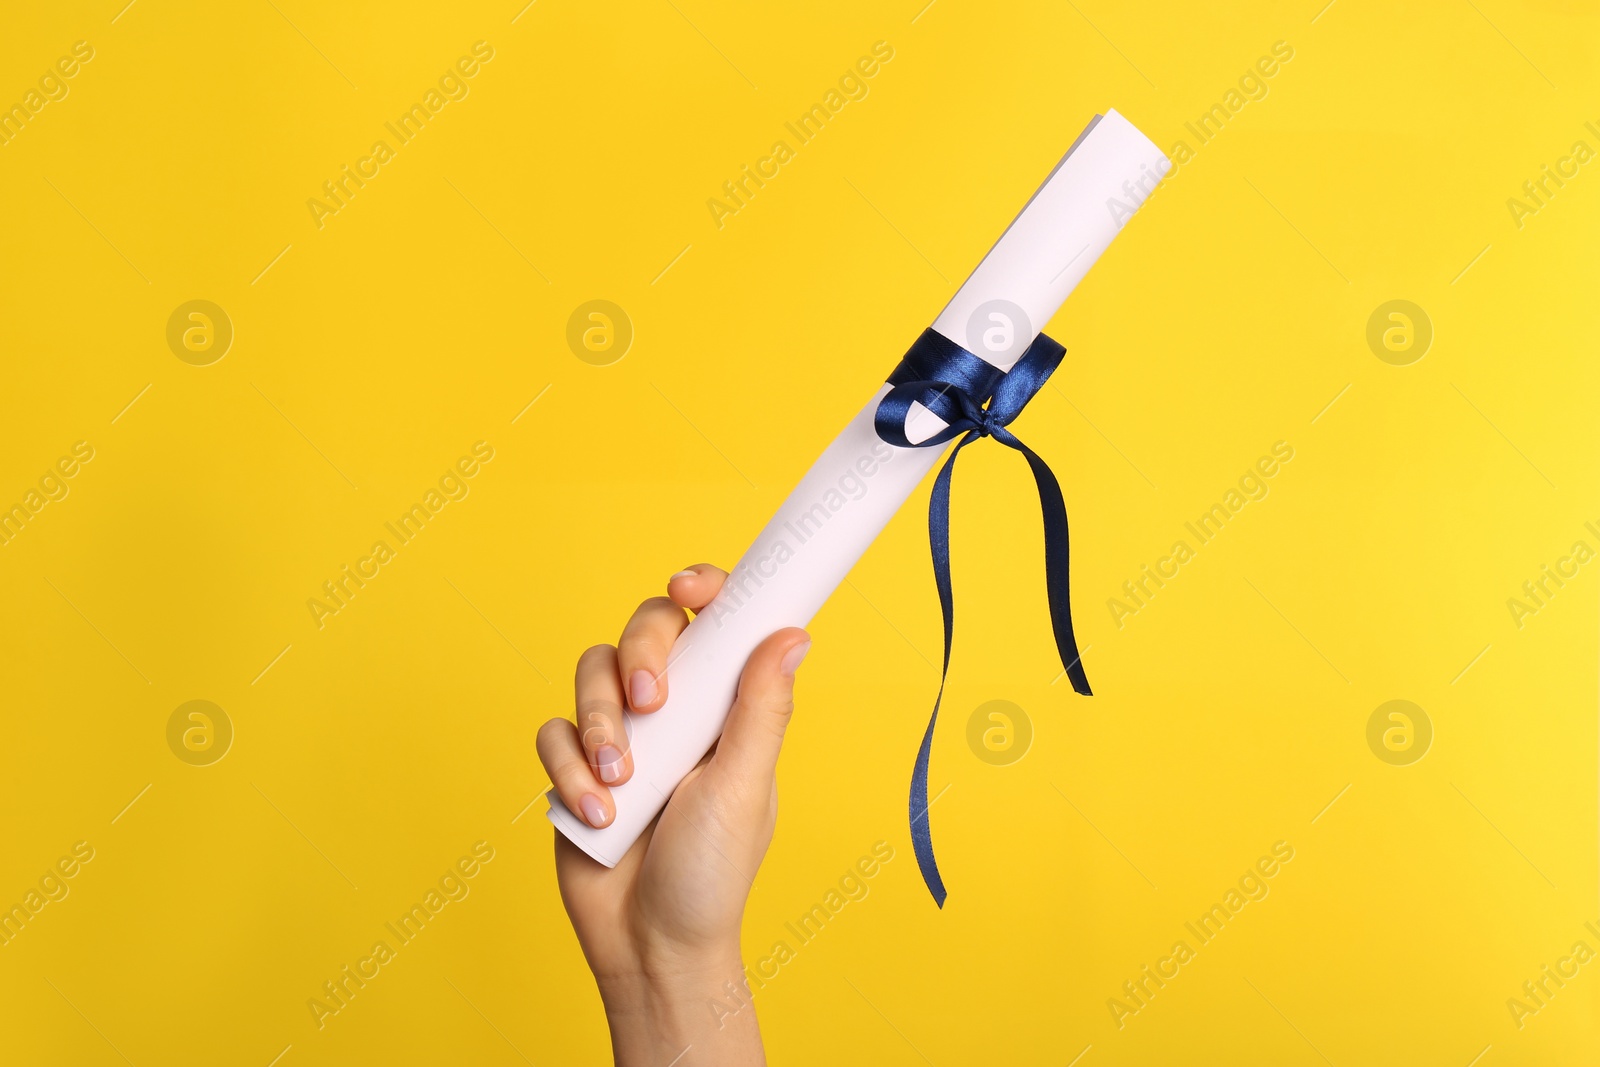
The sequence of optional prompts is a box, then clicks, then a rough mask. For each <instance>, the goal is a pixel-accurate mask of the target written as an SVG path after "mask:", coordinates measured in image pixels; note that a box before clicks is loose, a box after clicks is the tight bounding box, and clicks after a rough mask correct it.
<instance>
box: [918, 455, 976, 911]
mask: <svg viewBox="0 0 1600 1067" xmlns="http://www.w3.org/2000/svg"><path fill="white" fill-rule="evenodd" d="M973 440H974V438H973V437H970V436H969V437H964V438H962V440H961V442H960V443H959V444H957V445H956V447H955V448H954V449H953V450H952V451H951V453H950V458H949V459H948V460H946V461H945V465H944V466H943V467H942V468H941V469H940V471H939V476H938V477H937V478H935V479H934V482H933V492H932V493H931V494H930V495H929V497H928V547H929V549H930V551H931V552H932V555H933V578H934V582H935V584H937V585H938V587H939V608H940V610H941V611H942V612H943V613H944V667H943V668H942V669H941V671H940V673H939V694H938V695H937V696H936V697H934V698H933V714H932V715H930V716H928V729H927V731H926V732H925V733H924V734H923V735H922V747H921V748H919V749H918V750H917V763H916V766H915V767H913V768H912V771H911V803H910V812H911V850H912V851H913V852H914V853H916V856H917V867H918V868H919V869H920V870H921V871H922V881H923V883H924V884H926V885H927V887H928V892H929V893H931V894H932V895H933V900H934V903H936V904H938V905H939V907H941V908H942V907H944V901H945V897H946V896H947V895H948V894H947V893H946V892H945V888H944V879H943V878H941V877H939V863H938V861H937V860H936V859H934V856H933V830H932V825H931V823H930V822H929V815H928V808H929V806H930V805H931V804H932V801H930V800H929V799H928V762H929V760H930V758H931V756H932V754H933V728H934V725H935V724H936V723H938V721H939V704H940V703H941V702H942V701H943V700H944V685H945V679H946V678H948V677H949V674H950V645H951V641H952V639H953V637H954V635H955V621H956V620H955V597H954V594H953V592H952V590H951V585H950V478H951V474H952V472H954V470H955V466H956V457H957V456H958V455H960V454H961V450H962V449H963V448H965V447H966V446H967V445H968V444H970V443H971V442H972V441H973Z"/></svg>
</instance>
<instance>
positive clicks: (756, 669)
mask: <svg viewBox="0 0 1600 1067" xmlns="http://www.w3.org/2000/svg"><path fill="white" fill-rule="evenodd" d="M810 648H811V635H810V634H808V633H806V632H805V631H804V630H802V629H800V628H798V627H790V628H788V629H786V630H779V631H778V632H777V633H775V634H773V635H772V636H771V637H768V638H767V639H766V640H765V641H763V642H761V644H759V645H757V646H756V650H755V651H754V652H752V653H750V659H749V661H748V662H746V663H745V665H744V674H742V675H741V676H740V677H739V695H738V696H737V697H735V698H734V701H733V708H732V710H731V711H729V712H728V723H727V725H726V726H725V727H724V728H723V731H722V740H721V741H719V742H718V743H717V752H716V755H715V756H713V757H712V760H711V761H712V763H713V764H715V765H717V766H721V767H723V768H724V773H726V774H728V775H729V776H731V777H733V778H736V779H738V780H740V781H741V782H742V783H744V784H746V785H748V786H751V787H765V786H767V785H769V784H770V783H771V781H772V778H773V775H774V774H775V773H776V772H777V768H778V751H779V749H781V748H782V747H783V734H784V731H785V730H787V729H788V728H789V718H790V716H791V715H792V714H793V712H794V672H795V669H796V668H797V667H799V666H800V661H801V660H802V659H804V658H805V654H806V652H807V651H809V650H810ZM763 791H764V788H763Z"/></svg>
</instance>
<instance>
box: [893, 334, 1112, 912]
mask: <svg viewBox="0 0 1600 1067" xmlns="http://www.w3.org/2000/svg"><path fill="white" fill-rule="evenodd" d="M1065 354H1066V349H1065V348H1063V347H1062V346H1061V345H1060V344H1057V343H1056V342H1055V341H1053V340H1051V339H1050V338H1048V337H1046V336H1045V335H1044V334H1040V335H1039V336H1038V337H1037V338H1036V339H1035V340H1034V342H1033V344H1032V345H1030V346H1029V347H1028V351H1027V352H1026V353H1024V355H1023V357H1022V358H1021V359H1020V360H1018V361H1017V364H1016V365H1015V366H1014V367H1012V368H1011V370H1010V371H1009V372H1006V371H1001V370H997V369H996V368H994V367H993V366H991V365H990V364H988V363H986V362H984V361H983V360H981V359H979V358H978V357H977V356H975V355H973V354H972V353H971V352H968V351H967V350H966V349H964V348H962V347H961V346H960V345H958V344H956V343H955V342H954V341H952V340H950V339H949V338H947V337H945V336H944V335H943V334H940V333H937V332H935V331H934V330H931V329H929V330H925V331H923V334H922V336H921V337H919V338H917V341H916V343H915V344H914V345H912V346H911V350H910V351H909V352H907V353H906V355H905V358H904V359H902V360H901V361H900V365H899V366H897V367H896V368H895V369H894V373H893V374H891V375H889V384H890V385H891V386H892V388H891V389H890V390H889V393H888V395H887V396H885V397H884V398H883V400H881V401H880V402H879V404H878V410H877V413H876V416H875V418H874V420H873V421H874V425H875V426H876V428H877V431H878V436H879V437H880V438H882V439H883V440H884V441H887V442H888V443H889V444H891V445H897V446H898V447H900V448H931V447H936V446H939V445H942V444H944V443H945V442H947V441H950V440H953V439H954V438H956V437H960V438H961V440H960V441H959V442H958V443H957V444H956V447H955V448H954V449H952V450H951V452H950V458H949V459H948V460H946V461H945V465H944V467H943V468H941V469H940V471H939V476H938V478H936V479H935V480H934V483H933V493H932V495H931V497H930V498H929V500H928V541H929V545H930V547H931V548H932V550H933V575H934V581H935V582H936V583H937V584H938V586H939V606H940V608H941V609H942V610H943V612H944V668H943V671H942V673H941V674H940V676H939V693H938V695H937V696H936V697H934V701H933V714H932V715H931V716H929V718H928V729H927V732H925V733H924V734H923V735H922V747H921V748H920V749H918V750H917V763H916V767H915V768H914V769H913V770H912V772H911V803H910V811H911V847H912V850H913V851H915V852H916V855H917V866H918V867H919V868H921V869H922V880H923V882H925V883H926V884H927V886H928V892H930V893H932V894H933V899H934V900H935V901H936V902H937V903H938V905H939V907H941V908H942V907H944V901H945V897H946V895H947V894H946V892H945V888H944V879H942V878H940V877H939V864H938V862H937V861H936V860H935V859H934V856H933V834H932V832H931V830H930V827H929V821H928V756H929V753H930V751H931V750H932V748H933V727H934V724H935V723H937V722H938V721H939V703H940V701H942V700H943V699H944V686H945V681H946V679H947V678H948V677H949V675H950V645H951V641H952V638H953V637H954V635H955V601H954V595H953V594H952V592H951V587H950V478H951V472H952V471H954V470H955V466H956V457H957V456H959V455H960V454H961V450H962V449H963V448H965V447H967V446H968V445H970V444H971V443H972V442H974V441H976V440H978V439H979V438H981V437H993V438H994V439H995V440H997V441H999V442H1000V443H1001V444H1003V445H1006V446H1008V447H1010V448H1014V449H1016V450H1017V451H1018V452H1021V453H1022V454H1023V456H1024V457H1026V459H1027V460H1028V466H1029V467H1030V468H1032V470H1033V480H1034V482H1035V483H1036V484H1037V485H1038V488H1039V508H1040V511H1041V512H1043V515H1044V562H1045V585H1046V587H1047V588H1048V590H1049V594H1050V625H1051V627H1052V628H1053V629H1054V630H1055V637H1056V651H1057V652H1058V653H1060V655H1061V665H1062V666H1063V667H1065V668H1066V671H1067V677H1068V678H1070V679H1071V680H1072V688H1073V689H1075V690H1077V691H1078V692H1079V693H1081V694H1082V695H1084V696H1092V695H1093V694H1092V693H1091V692H1090V690H1089V679H1088V677H1087V676H1086V675H1085V674H1084V673H1083V662H1082V659H1081V658H1080V657H1079V655H1078V642H1077V639H1076V638H1075V637H1074V636H1073V633H1072V602H1071V600H1070V599H1069V597H1068V591H1067V562H1068V546H1067V505H1066V502H1065V501H1064V500H1063V499H1062V497H1061V486H1060V484H1059V483H1058V482H1057V481H1056V476H1055V475H1054V474H1053V473H1051V470H1050V467H1049V466H1048V465H1047V464H1046V463H1045V461H1044V460H1042V459H1040V458H1039V456H1038V454H1037V453H1035V452H1034V451H1033V449H1031V448H1029V447H1028V446H1027V445H1025V444H1023V443H1022V442H1021V441H1019V440H1017V438H1016V436H1015V435H1014V434H1012V432H1011V431H1010V430H1008V429H1006V426H1007V425H1008V424H1009V423H1010V422H1011V420H1013V419H1015V418H1016V417H1017V415H1018V414H1019V413H1021V411H1022V409H1023V406H1024V405H1026V404H1027V403H1028V401H1029V400H1031V399H1033V395H1034V394H1035V393H1037V392H1038V391H1039V390H1040V389H1042V388H1043V387H1044V383H1045V381H1046V380H1048V379H1049V377H1050V374H1051V372H1053V371H1054V370H1055V369H1056V367H1057V366H1058V365H1059V364H1060V363H1061V357H1062V356H1063V355H1065ZM913 402H915V403H920V404H921V405H922V406H923V407H925V408H927V409H928V410H929V411H932V412H933V413H934V414H935V415H937V416H939V418H941V419H943V420H944V421H945V423H946V427H945V428H944V429H942V430H940V431H939V432H938V433H936V434H934V435H933V436H932V437H929V438H928V439H926V440H923V441H911V440H909V439H908V438H907V437H906V433H905V426H906V416H908V415H909V414H910V413H911V405H912V403H913ZM985 402H987V406H985Z"/></svg>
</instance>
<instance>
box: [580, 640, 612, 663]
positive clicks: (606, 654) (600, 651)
mask: <svg viewBox="0 0 1600 1067" xmlns="http://www.w3.org/2000/svg"><path fill="white" fill-rule="evenodd" d="M616 651H617V650H616V648H615V647H614V646H612V645H590V646H589V647H588V648H586V649H584V650H583V652H582V653H581V654H580V655H579V656H578V667H579V668H580V669H581V668H586V667H594V666H597V665H599V664H601V663H603V662H605V661H607V660H609V659H610V658H611V657H612V656H613V655H614V654H615V653H616Z"/></svg>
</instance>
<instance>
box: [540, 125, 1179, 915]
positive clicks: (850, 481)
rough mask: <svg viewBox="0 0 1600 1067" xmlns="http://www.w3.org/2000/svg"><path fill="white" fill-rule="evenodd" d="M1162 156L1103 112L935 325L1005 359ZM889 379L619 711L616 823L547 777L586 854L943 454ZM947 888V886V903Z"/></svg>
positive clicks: (1002, 364) (708, 736)
mask: <svg viewBox="0 0 1600 1067" xmlns="http://www.w3.org/2000/svg"><path fill="white" fill-rule="evenodd" d="M1169 167H1170V164H1169V163H1168V161H1167V159H1166V157H1165V156H1163V155H1162V153H1161V151H1160V149H1158V148H1157V147H1156V146H1155V145H1154V144H1153V143H1151V141H1150V140H1149V139H1148V138H1146V137H1145V136H1144V135H1143V134H1141V133H1140V132H1139V131H1138V130H1136V129H1135V128H1134V127H1133V126H1132V124H1130V123H1129V122H1128V121H1127V120H1126V119H1124V118H1123V117H1122V116H1121V115H1119V114H1117V113H1116V112H1115V111H1108V112H1107V113H1106V114H1105V115H1104V116H1097V117H1096V118H1095V120H1094V121H1093V122H1091V123H1090V124H1089V126H1088V128H1087V129H1085V130H1084V132H1083V133H1082V134H1081V135H1080V136H1079V137H1078V139H1077V141H1076V142H1075V143H1074V144H1073V145H1072V147H1071V148H1070V149H1069V150H1068V152H1067V154H1066V155H1065V156H1064V157H1063V158H1062V160H1061V161H1060V162H1059V163H1058V164H1057V165H1056V167H1055V169H1054V170H1052V171H1051V173H1050V175H1049V177H1048V178H1047V179H1046V180H1045V182H1044V184H1043V185H1041V186H1040V187H1039V189H1038V191H1037V192H1036V193H1034V195H1033V197H1032V198H1031V199H1030V200H1029V201H1028V203H1027V205H1026V206H1024V207H1023V209H1022V211H1021V213H1020V214H1018V215H1017V217H1016V219H1015V220H1014V221H1013V222H1012V224H1011V225H1010V227H1008V228H1007V230H1006V231H1005V233H1004V234H1003V235H1001V237H1000V239H999V241H997V242H996V243H995V245H994V247H993V248H992V249H990V251H989V253H988V255H986V256H985V257H984V258H983V261H982V262H980V263H979V264H978V266H977V268H976V269H975V270H974V271H973V272H972V275H971V276H970V277H969V278H968V279H967V281H966V282H965V284H963V285H962V286H961V288H960V290H959V291H958V292H957V293H956V295H955V296H954V297H953V298H952V299H951V300H950V303H949V304H948V305H946V307H945V308H944V310H943V311H942V312H940V314H939V316H938V318H936V319H935V320H934V322H933V327H932V330H933V331H934V332H936V333H937V334H939V335H942V337H943V338H948V339H949V341H951V342H954V344H955V345H957V346H960V348H962V349H965V350H966V351H967V352H969V353H971V354H972V355H975V356H977V357H979V359H981V360H982V361H983V362H984V363H987V364H988V365H990V366H991V367H993V368H995V369H996V370H999V371H1009V370H1011V369H1012V367H1013V366H1014V365H1016V364H1017V363H1018V361H1019V360H1021V359H1022V358H1023V356H1024V354H1025V353H1027V352H1028V351H1029V348H1030V345H1032V344H1033V342H1034V341H1035V338H1037V337H1038V334H1039V331H1040V330H1041V329H1043V327H1044V325H1045V323H1046V322H1048V321H1049V320H1050V318H1051V317H1052V316H1054V315H1055V313H1056V311H1057V310H1058V309H1059V308H1060V306H1061V304H1062V303H1063V302H1064V301H1065V300H1066V298H1067V295H1068V294H1069V293H1070V292H1072V290H1073V288H1074V287H1075V286H1076V285H1077V284H1078V282H1079V281H1080V280H1081V279H1082V278H1083V276H1084V275H1085V274H1086V273H1087V272H1088V270H1089V268H1090V267H1091V266H1093V265H1094V263H1095V261H1096V260H1097V259H1099V257H1100V255H1101V253H1102V252H1104V251H1105V250H1106V248H1107V247H1108V246H1109V245H1110V244H1111V240H1112V238H1114V237H1115V236H1116V235H1117V233H1118V232H1120V230H1121V229H1122V226H1123V224H1124V223H1126V221H1127V220H1128V218H1130V217H1131V216H1132V215H1133V213H1134V212H1135V211H1136V210H1137V209H1138V207H1139V205H1141V204H1142V203H1143V202H1144V201H1145V199H1146V198H1147V197H1148V196H1149V194H1150V193H1151V192H1152V191H1153V190H1154V189H1155V187H1156V184H1157V183H1158V182H1159V181H1160V180H1161V177H1162V176H1163V175H1164V174H1165V173H1166V172H1167V170H1168V169H1169ZM1046 340H1048V339H1046ZM919 344H920V342H919ZM1058 350H1059V349H1058ZM1045 373H1046V374H1048V371H1046V372H1045ZM889 391H890V386H889V385H887V384H885V385H883V386H882V387H881V388H880V389H878V391H877V392H876V393H874V394H873V396H872V397H871V399H870V400H868V402H867V404H866V406H865V407H863V408H862V409H861V411H860V412H859V413H858V414H857V415H856V416H855V417H854V418H853V419H851V420H850V423H849V424H848V425H847V426H845V428H844V431H843V432H842V433H840V434H839V436H838V437H837V438H835V439H834V441H833V443H832V444H830V445H829V446H828V447H827V449H826V450H824V452H823V453H822V456H821V458H820V459H818V460H817V462H816V463H815V464H814V465H813V466H812V467H811V469H810V470H809V471H807V472H806V474H805V476H804V477H803V478H801V480H800V484H799V485H798V486H796V487H795V489H794V491H793V492H792V493H791V494H790V495H789V497H788V499H786V500H785V501H784V502H783V505H782V506H781V507H780V508H779V509H778V512H777V514H776V515H774V516H773V518H772V520H771V521H770V522H768V523H767V525H766V527H765V528H764V529H763V530H762V531H761V533H760V535H759V536H758V537H757V538H756V540H755V542H754V544H753V545H751V547H750V549H749V550H748V551H747V552H746V553H745V554H744V556H743V557H742V558H741V559H740V560H739V562H738V564H737V565H736V566H735V567H734V568H733V570H732V571H731V572H730V574H729V577H728V580H727V583H726V584H725V585H724V586H723V589H722V592H721V593H720V594H719V595H718V596H717V598H716V600H714V601H713V602H712V603H711V604H710V605H708V606H707V607H706V609H705V610H703V611H702V612H700V614H699V615H697V616H696V617H695V618H694V620H693V621H692V622H690V624H689V626H688V628H687V629H685V630H684V631H683V633H682V634H681V635H680V636H679V638H678V640H677V643H676V644H675V645H674V646H673V649H672V652H671V655H670V656H669V660H668V662H669V664H670V668H669V674H670V684H669V686H668V697H667V703H666V705H665V706H664V707H662V708H661V709H660V710H659V711H656V712H655V713H653V714H650V715H633V714H632V713H627V714H625V716H624V718H625V725H626V728H627V732H628V744H629V749H630V751H631V753H632V756H633V768H634V769H633V777H632V778H631V779H629V780H628V782H626V783H625V784H623V785H621V786H615V787H613V788H612V797H613V799H614V802H615V804H616V812H617V815H616V819H615V820H614V821H613V822H612V824H611V825H610V826H608V827H606V828H605V829H601V830H597V829H594V828H593V827H591V826H589V825H588V824H587V823H585V822H584V821H583V820H582V819H580V818H578V817H576V816H574V815H573V813H572V812H570V811H569V810H568V809H567V807H566V806H565V805H564V804H563V803H562V802H561V800H560V798H559V797H558V796H557V795H556V793H555V791H554V790H551V791H550V793H549V794H548V799H549V802H550V810H549V813H548V815H549V818H550V821H551V822H552V823H554V824H555V826H556V828H557V829H558V830H560V831H561V833H563V834H565V835H566V836H567V837H568V838H569V839H571V840H572V841H573V842H574V843H575V844H577V845H578V846H579V847H580V848H582V849H583V850H584V851H585V852H587V853H588V854H589V855H590V856H592V857H593V858H594V859H596V860H598V861H599V862H601V863H603V864H605V865H606V866H608V867H612V866H615V865H616V864H617V862H618V861H619V860H620V859H621V858H622V856H623V854H624V853H626V852H627V850H628V849H629V848H630V847H631V846H632V845H633V843H634V842H635V841H636V840H638V838H639V835H640V834H641V833H643V832H644V830H645V828H646V827H647V826H648V825H649V824H650V822H651V820H652V819H654V818H655V817H656V815H657V814H658V813H659V812H660V811H661V810H662V808H663V807H665V805H666V803H667V801H668V799H669V798H670V797H671V796H672V792H673V790H674V789H676V788H677V786H678V783H679V782H680V781H682V780H683V778H684V776H685V775H687V774H688V773H689V771H691V770H692V769H694V766H695V765H696V764H697V763H698V762H699V761H700V759H701V757H703V756H704V755H705V753H706V752H707V751H708V750H709V749H710V748H711V746H712V744H714V743H715V742H716V740H717V738H718V736H720V734H721V733H722V728H723V724H724V722H725V721H726V719H727V714H728V710H729V708H730V707H731V705H732V703H733V698H734V695H735V692H736V689H737V686H738V681H739V675H740V673H741V671H742V670H743V669H744V665H745V661H746V660H747V659H748V658H749V656H750V653H751V652H752V651H753V650H754V649H755V647H756V646H757V645H758V644H760V643H761V642H762V641H763V640H765V639H766V637H767V636H768V635H769V634H772V633H773V632H775V631H777V630H780V629H783V628H784V627H787V626H805V625H807V624H808V623H809V622H810V621H811V618H812V616H813V615H815V614H816V612H817V610H818V609H819V608H821V606H822V604H823V602H824V601H826V600H827V598H828V597H829V596H830V595H831V594H832V593H833V591H834V589H836V588H837V587H838V586H839V585H840V584H841V583H842V582H843V581H844V579H845V575H846V574H848V573H849V571H850V569H851V567H853V566H854V565H855V563H856V561H857V560H858V559H859V558H860V557H861V555H862V554H863V553H864V552H865V551H866V549H867V547H868V546H869V545H870V544H871V543H872V541H873V539H874V538H876V537H877V535H878V533H879V532H880V531H881V530H882V529H883V528H884V526H885V525H887V524H888V522H889V520H890V519H891V518H893V517H894V515H895V513H896V512H897V511H898V510H899V509H900V506H901V505H902V504H903V503H905V501H906V500H907V499H908V498H909V497H910V496H911V494H912V493H913V492H915V491H916V488H917V486H918V485H920V484H921V482H922V481H923V479H924V478H925V477H926V476H927V474H928V472H929V471H930V470H932V469H933V467H934V466H935V465H937V464H938V462H939V461H940V459H941V458H942V457H943V455H944V454H945V452H946V451H947V449H946V448H944V447H942V446H940V447H911V448H904V447H899V446H896V445H894V444H890V443H888V442H886V441H885V440H884V438H883V436H881V435H880V433H879V431H878V429H877V428H876V426H875V417H876V415H877V412H878V407H879V403H880V401H882V400H883V399H884V397H885V396H886V395H887V394H888V393H889ZM979 399H980V400H982V399H984V398H981V397H980V398H979ZM945 427H946V423H945V421H944V420H942V419H941V418H939V417H938V416H937V415H935V414H934V413H933V412H932V411H930V410H929V409H928V408H926V407H923V406H922V405H920V404H917V403H913V404H911V405H910V411H909V413H908V414H907V416H906V419H905V422H904V437H905V439H907V440H909V441H910V442H912V443H916V442H920V441H926V440H928V439H929V438H931V437H934V436H936V435H937V434H938V432H939V431H941V430H944V429H945ZM913 818H915V813H913ZM924 873H925V875H926V873H927V872H926V869H925V872H924ZM942 893H943V890H942V886H941V887H940V888H939V890H938V894H937V895H938V896H939V898H940V899H941V901H942Z"/></svg>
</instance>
